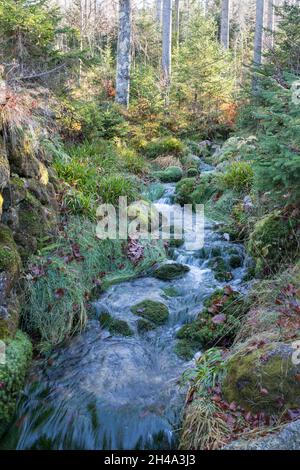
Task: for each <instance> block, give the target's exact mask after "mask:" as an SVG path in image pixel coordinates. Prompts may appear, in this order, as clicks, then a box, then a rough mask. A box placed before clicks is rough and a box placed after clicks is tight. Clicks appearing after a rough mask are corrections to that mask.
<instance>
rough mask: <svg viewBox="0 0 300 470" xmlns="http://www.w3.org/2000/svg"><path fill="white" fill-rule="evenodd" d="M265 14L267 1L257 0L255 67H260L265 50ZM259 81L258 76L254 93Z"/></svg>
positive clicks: (254, 85) (255, 77) (254, 78)
mask: <svg viewBox="0 0 300 470" xmlns="http://www.w3.org/2000/svg"><path fill="white" fill-rule="evenodd" d="M264 14H265V0H256V22H255V37H254V55H253V62H254V65H255V66H260V65H261V63H262V50H263V36H264V34H263V33H264ZM257 86H258V79H257V75H256V74H254V77H253V84H252V87H253V91H254V92H256V91H257Z"/></svg>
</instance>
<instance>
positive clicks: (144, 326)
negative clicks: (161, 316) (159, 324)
mask: <svg viewBox="0 0 300 470" xmlns="http://www.w3.org/2000/svg"><path fill="white" fill-rule="evenodd" d="M154 328H155V325H154V323H152V322H150V321H148V320H144V319H143V318H139V319H138V321H137V330H138V332H139V333H140V334H143V333H147V332H148V331H151V330H153V329H154Z"/></svg>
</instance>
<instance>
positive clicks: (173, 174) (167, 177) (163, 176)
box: [154, 166, 183, 183]
mask: <svg viewBox="0 0 300 470" xmlns="http://www.w3.org/2000/svg"><path fill="white" fill-rule="evenodd" d="M154 176H155V177H156V178H158V179H159V180H160V181H161V182H162V183H177V182H178V181H180V180H181V178H182V176H183V172H182V169H181V168H180V167H178V166H170V167H169V168H167V169H166V170H163V171H156V172H155V173H154Z"/></svg>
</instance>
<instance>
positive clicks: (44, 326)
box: [22, 217, 165, 352]
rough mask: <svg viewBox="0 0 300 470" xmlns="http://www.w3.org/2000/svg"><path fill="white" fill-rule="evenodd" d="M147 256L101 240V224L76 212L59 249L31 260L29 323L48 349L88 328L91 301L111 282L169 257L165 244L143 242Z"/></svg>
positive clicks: (25, 315)
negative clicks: (98, 226) (134, 256)
mask: <svg viewBox="0 0 300 470" xmlns="http://www.w3.org/2000/svg"><path fill="white" fill-rule="evenodd" d="M143 244H144V257H143V259H142V260H141V261H140V262H139V263H138V264H137V265H136V264H134V263H133V262H132V261H131V260H130V259H129V258H128V256H127V251H126V246H127V245H126V242H124V241H122V240H99V239H98V238H97V237H96V226H95V224H93V223H92V222H91V221H90V220H88V219H84V218H82V217H70V220H69V223H68V225H67V226H66V227H65V229H64V231H63V232H61V233H60V235H59V237H58V239H57V243H56V248H55V249H54V250H52V251H50V252H47V253H46V254H45V255H41V256H34V257H32V258H31V260H30V268H29V274H28V276H27V278H26V281H25V282H26V286H25V289H26V292H27V299H26V300H27V301H26V304H25V306H24V309H23V314H22V320H23V325H24V328H25V329H26V330H27V331H28V332H29V333H30V334H31V335H32V337H34V338H35V339H36V341H37V343H38V347H39V349H40V350H42V351H44V352H46V351H48V350H49V349H51V348H52V347H54V346H56V345H58V344H60V343H62V342H63V341H65V340H66V339H68V338H69V337H71V336H73V335H75V334H76V333H79V332H80V331H82V330H83V329H84V327H85V325H86V322H87V319H88V315H89V305H90V304H89V302H90V300H91V299H92V298H94V297H95V296H98V295H100V292H101V291H102V290H104V289H106V288H108V287H109V286H110V285H112V284H115V283H118V282H121V281H125V280H128V279H131V278H134V277H136V276H138V275H140V274H142V273H143V272H146V271H147V270H149V269H150V267H151V266H153V264H154V263H155V262H157V261H162V260H164V259H165V251H164V248H163V244H162V243H157V244H155V245H154V244H152V243H151V242H148V241H147V240H144V241H143Z"/></svg>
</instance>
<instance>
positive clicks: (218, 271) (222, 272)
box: [208, 256, 232, 282]
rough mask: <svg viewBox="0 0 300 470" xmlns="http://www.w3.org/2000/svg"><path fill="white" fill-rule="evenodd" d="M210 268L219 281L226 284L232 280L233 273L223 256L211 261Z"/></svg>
mask: <svg viewBox="0 0 300 470" xmlns="http://www.w3.org/2000/svg"><path fill="white" fill-rule="evenodd" d="M208 266H209V267H210V268H211V269H212V270H213V271H214V275H215V278H216V279H217V280H218V281H221V282H224V281H230V280H231V279H232V273H231V272H230V270H229V266H228V264H227V262H226V261H225V260H224V259H223V258H222V257H221V256H217V257H215V258H213V259H211V260H210V261H209V263H208Z"/></svg>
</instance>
